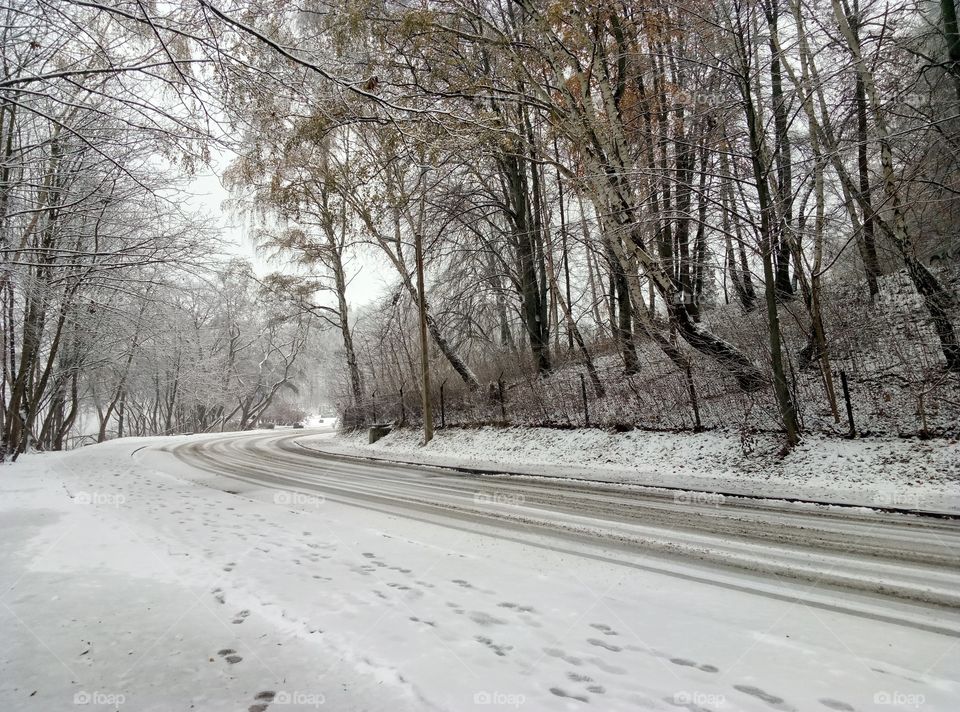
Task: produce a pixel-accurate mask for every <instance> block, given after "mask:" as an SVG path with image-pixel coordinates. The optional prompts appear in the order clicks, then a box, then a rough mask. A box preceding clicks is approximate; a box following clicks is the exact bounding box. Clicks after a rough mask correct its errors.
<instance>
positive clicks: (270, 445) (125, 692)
mask: <svg viewBox="0 0 960 712" xmlns="http://www.w3.org/2000/svg"><path fill="white" fill-rule="evenodd" d="M312 435H313V436H314V437H313V438H312V439H311V438H310V436H311V433H310V432H309V431H306V432H304V431H296V432H293V431H275V432H259V433H252V434H243V435H224V436H219V435H218V436H184V437H176V438H150V439H142V440H136V439H126V440H118V441H112V442H110V443H106V444H103V445H98V446H94V447H88V448H83V449H80V450H76V451H71V452H68V453H63V454H50V455H36V456H29V457H26V458H23V460H22V462H20V463H17V465H15V466H13V467H6V466H5V467H4V469H3V471H2V473H0V474H2V475H3V476H2V477H0V529H2V532H3V535H4V537H5V542H6V546H5V547H3V548H2V549H0V591H2V594H0V627H2V629H3V630H4V632H5V634H6V636H7V646H6V647H5V648H4V649H2V650H0V706H2V707H3V708H4V709H10V710H14V711H15V712H19V711H20V710H24V711H27V710H29V711H31V712H32V711H33V710H37V711H38V712H39V711H41V710H42V711H43V712H47V711H48V710H55V709H56V710H59V709H91V710H108V709H109V710H112V709H119V710H137V711H138V712H143V711H152V710H156V711H157V712H168V711H169V710H180V709H182V710H187V709H196V710H204V711H212V712H220V711H221V710H223V711H225V712H226V711H228V710H229V711H234V710H246V711H248V712H265V711H266V712H287V710H314V711H316V710H320V712H323V710H325V709H326V710H333V709H335V710H342V711H344V712H360V711H361V710H370V711H373V710H376V711H380V710H383V711H384V712H386V711H387V710H389V711H390V712H406V711H407V710H410V711H411V712H412V711H413V710H416V711H417V712H420V711H421V710H444V711H449V712H484V711H485V710H519V712H540V711H541V710H543V711H547V712H553V711H554V710H557V711H560V712H563V711H566V710H570V711H573V710H577V711H584V710H591V709H593V710H598V711H601V712H608V711H611V712H619V711H621V710H623V711H627V710H644V709H647V710H660V711H661V712H666V711H671V710H688V711H689V712H706V711H709V712H761V711H762V712H769V711H770V710H778V711H780V712H805V711H807V710H811V711H813V710H819V711H821V712H823V711H824V710H833V711H837V710H841V711H846V712H850V711H851V710H854V711H857V712H864V711H867V710H878V711H879V712H885V711H886V710H921V711H923V712H930V711H936V712H940V711H942V712H955V710H956V709H958V701H960V666H958V665H957V653H958V650H960V637H958V633H960V615H958V608H957V606H956V602H955V598H954V596H955V595H956V591H957V590H958V585H957V584H958V583H960V581H958V578H957V577H958V574H957V568H958V567H957V560H956V558H955V557H956V552H957V543H958V542H957V525H956V522H954V521H952V520H944V519H925V518H917V517H906V516H891V515H878V514H876V513H872V512H869V511H866V510H851V509H832V508H831V509H823V508H813V507H806V506H797V505H786V504H783V503H780V504H776V503H764V502H761V501H750V500H740V499H736V500H732V499H730V498H727V499H723V500H713V499H710V498H704V497H700V496H698V495H696V494H695V493H672V492H667V491H664V490H650V489H640V488H632V487H623V486H616V485H611V486H606V485H604V486H593V485H590V484H588V483H583V482H576V483H572V482H564V481H547V480H543V479H538V478H528V479H522V480H520V479H516V478H513V479H510V478H501V477H469V476H465V475H462V474H457V473H452V472H449V471H443V470H440V469H436V468H419V467H390V466H386V465H384V464H382V463H381V464H371V463H365V462H357V461H348V460H345V459H342V458H341V459H338V458H330V457H327V456H325V455H322V454H319V453H317V452H310V451H307V450H306V449H304V448H303V447H302V446H301V445H302V444H308V445H311V447H322V440H317V439H316V437H315V435H316V433H313V434H312ZM301 438H306V439H305V440H304V441H303V443H300V442H298V441H299V440H300V439H301ZM73 704H79V705H84V706H82V707H73ZM86 705H89V707H86Z"/></svg>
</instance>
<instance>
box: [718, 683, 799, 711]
mask: <svg viewBox="0 0 960 712" xmlns="http://www.w3.org/2000/svg"><path fill="white" fill-rule="evenodd" d="M733 689H734V690H737V691H739V692H742V693H743V694H745V695H751V696H752V697H756V698H757V699H760V700H763V701H764V702H766V703H767V704H768V705H770V706H771V707H773V708H774V709H778V710H783V712H796V709H797V708H796V707H794V706H793V705H790V704H787V703H786V702H784V700H783V698H782V697H777V696H776V695H771V694H770V693H769V692H767V691H766V690H761V689H760V688H759V687H754V686H753V685H734V686H733Z"/></svg>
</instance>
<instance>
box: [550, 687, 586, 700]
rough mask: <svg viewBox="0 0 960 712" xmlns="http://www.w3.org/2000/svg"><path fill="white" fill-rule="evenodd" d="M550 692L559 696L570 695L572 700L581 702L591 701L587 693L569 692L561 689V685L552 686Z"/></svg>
mask: <svg viewBox="0 0 960 712" xmlns="http://www.w3.org/2000/svg"><path fill="white" fill-rule="evenodd" d="M550 692H551V693H552V694H554V695H556V696H557V697H568V698H570V699H571V700H579V701H580V702H589V701H590V698H589V697H587V696H586V695H572V694H570V693H569V692H565V691H564V690H561V689H560V688H559V687H551V688H550Z"/></svg>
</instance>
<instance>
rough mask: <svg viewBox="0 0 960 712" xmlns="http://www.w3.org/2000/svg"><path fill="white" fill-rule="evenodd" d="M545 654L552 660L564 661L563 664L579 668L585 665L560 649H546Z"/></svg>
mask: <svg viewBox="0 0 960 712" xmlns="http://www.w3.org/2000/svg"><path fill="white" fill-rule="evenodd" d="M543 652H544V653H546V654H547V655H549V656H550V657H551V658H560V659H561V660H563V662H565V663H567V664H568V665H576V666H577V667H580V666H581V665H583V660H581V659H580V658H578V657H575V656H573V655H568V654H567V653H565V652H564V651H563V650H560V649H558V648H544V649H543ZM601 669H602V668H601Z"/></svg>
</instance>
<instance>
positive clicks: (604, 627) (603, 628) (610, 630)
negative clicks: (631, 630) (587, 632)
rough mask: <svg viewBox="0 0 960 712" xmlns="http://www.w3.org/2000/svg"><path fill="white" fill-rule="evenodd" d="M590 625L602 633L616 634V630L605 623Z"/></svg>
mask: <svg viewBox="0 0 960 712" xmlns="http://www.w3.org/2000/svg"><path fill="white" fill-rule="evenodd" d="M590 627H591V628H595V629H596V630H599V631H600V632H601V633H603V634H604V635H618V633H617V631H615V630H614V629H613V628H611V627H610V626H608V625H607V624H605V623H591V624H590Z"/></svg>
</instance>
